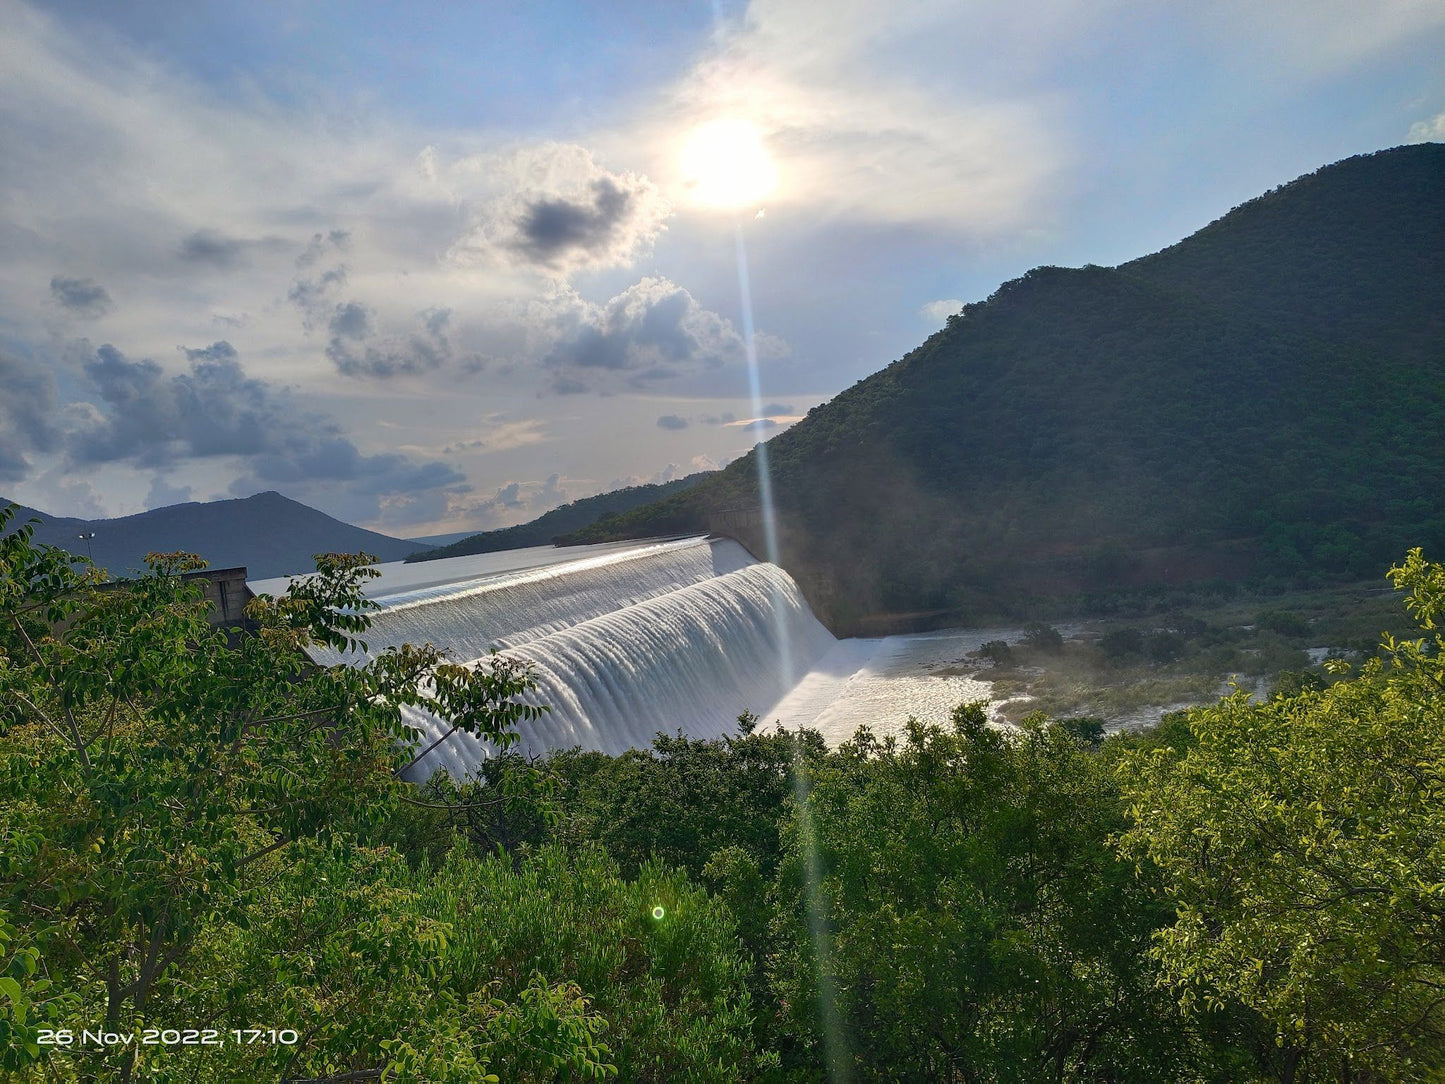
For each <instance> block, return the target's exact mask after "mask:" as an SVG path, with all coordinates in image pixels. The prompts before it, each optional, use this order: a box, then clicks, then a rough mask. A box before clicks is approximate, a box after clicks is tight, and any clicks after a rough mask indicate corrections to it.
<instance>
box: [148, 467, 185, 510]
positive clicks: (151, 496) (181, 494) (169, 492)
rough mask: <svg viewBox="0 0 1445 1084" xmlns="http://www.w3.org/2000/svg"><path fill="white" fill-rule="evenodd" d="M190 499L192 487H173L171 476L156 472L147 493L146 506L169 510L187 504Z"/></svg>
mask: <svg viewBox="0 0 1445 1084" xmlns="http://www.w3.org/2000/svg"><path fill="white" fill-rule="evenodd" d="M190 499H191V487H190V486H176V485H172V484H171V480H170V478H169V476H168V475H167V474H166V473H165V472H164V471H156V473H155V474H154V475H153V476H152V477H151V487H150V489H149V490H147V491H146V495H145V506H146V507H147V508H167V507H169V506H170V505H173V504H185V503H186V502H187V501H189V500H190Z"/></svg>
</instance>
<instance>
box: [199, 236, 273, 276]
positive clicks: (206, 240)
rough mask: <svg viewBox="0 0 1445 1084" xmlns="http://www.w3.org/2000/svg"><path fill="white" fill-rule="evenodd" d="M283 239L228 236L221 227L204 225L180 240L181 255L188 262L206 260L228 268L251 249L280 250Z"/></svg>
mask: <svg viewBox="0 0 1445 1084" xmlns="http://www.w3.org/2000/svg"><path fill="white" fill-rule="evenodd" d="M285 247H286V242H285V241H283V240H281V239H280V238H279V237H264V238H245V237H230V236H227V235H226V234H224V233H222V232H221V231H220V230H212V229H203V230H196V231H195V232H194V233H191V234H188V235H187V236H186V237H185V238H184V239H182V241H181V250H180V251H181V259H183V260H185V261H186V262H187V263H198V264H209V265H210V266H211V267H215V268H221V269H227V268H232V267H236V266H238V265H240V264H241V263H243V262H244V261H245V259H246V257H247V256H248V255H249V254H250V253H251V252H253V251H257V250H262V251H271V252H276V251H280V250H283V249H284V248H285Z"/></svg>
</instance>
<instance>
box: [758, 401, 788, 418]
mask: <svg viewBox="0 0 1445 1084" xmlns="http://www.w3.org/2000/svg"><path fill="white" fill-rule="evenodd" d="M763 413H764V414H765V415H767V416H768V417H774V416H779V415H781V416H784V417H787V416H790V415H791V414H792V413H793V406H792V404H791V403H769V404H768V405H767V406H765V407H763Z"/></svg>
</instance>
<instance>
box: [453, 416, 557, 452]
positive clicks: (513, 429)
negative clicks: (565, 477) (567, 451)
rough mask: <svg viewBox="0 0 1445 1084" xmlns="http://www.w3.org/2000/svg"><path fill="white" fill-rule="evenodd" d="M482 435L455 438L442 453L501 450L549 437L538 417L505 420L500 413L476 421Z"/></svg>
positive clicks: (519, 446) (541, 440)
mask: <svg viewBox="0 0 1445 1084" xmlns="http://www.w3.org/2000/svg"><path fill="white" fill-rule="evenodd" d="M477 427H478V428H480V429H482V430H483V435H482V436H480V437H473V438H471V439H470V440H457V441H453V442H452V443H450V444H448V445H447V446H446V447H444V448H443V449H442V454H443V455H461V454H463V453H465V452H501V451H506V450H507V449H509V448H524V447H526V446H527V445H529V444H541V443H542V442H543V441H546V440H549V439H551V438H550V437H549V436H548V435H547V426H546V423H545V422H543V421H542V420H541V419H540V418H523V419H521V420H520V421H507V420H506V419H505V418H503V416H502V415H500V414H489V415H487V416H486V417H485V418H483V419H482V420H481V422H480V423H478V426H477Z"/></svg>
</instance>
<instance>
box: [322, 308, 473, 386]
mask: <svg viewBox="0 0 1445 1084" xmlns="http://www.w3.org/2000/svg"><path fill="white" fill-rule="evenodd" d="M450 321H451V310H450V309H427V310H426V311H425V312H421V313H418V314H417V316H416V326H415V328H414V329H413V330H412V331H410V332H408V333H406V334H403V335H389V336H378V335H377V334H376V314H375V312H374V311H373V310H372V309H371V308H370V307H369V306H367V305H363V304H362V303H361V302H359V301H348V302H345V303H344V304H341V305H337V306H336V308H335V309H334V310H332V313H331V321H330V325H329V326H330V331H331V341H330V342H329V343H327V345H326V356H327V357H328V358H330V359H331V361H332V362H333V363H334V364H335V366H336V369H337V371H338V372H340V373H344V374H345V375H347V376H366V377H374V378H377V379H381V380H385V379H388V378H390V377H394V376H404V375H406V376H415V375H417V374H419V373H428V372H431V371H432V370H434V369H439V368H441V367H442V366H443V365H446V364H448V363H449V362H452V361H454V360H460V361H461V362H462V366H463V368H466V369H468V370H472V371H474V370H476V369H478V368H480V367H481V362H480V360H479V359H477V358H475V357H474V356H468V357H466V358H462V359H458V358H457V357H456V354H455V352H454V351H453V349H452V341H451V338H450V337H449V336H448V334H447V332H448V325H449V323H450Z"/></svg>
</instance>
